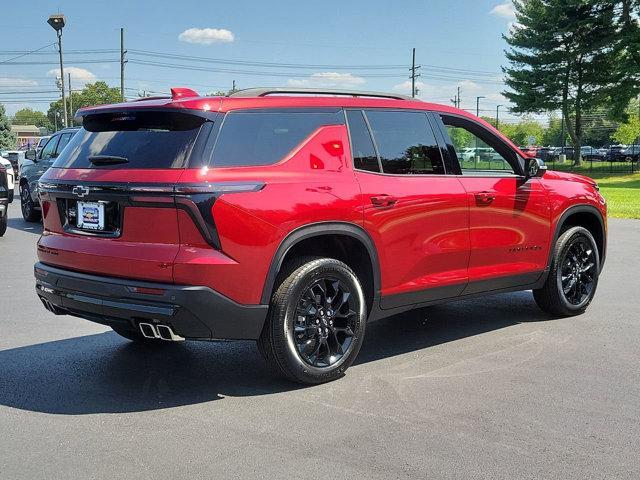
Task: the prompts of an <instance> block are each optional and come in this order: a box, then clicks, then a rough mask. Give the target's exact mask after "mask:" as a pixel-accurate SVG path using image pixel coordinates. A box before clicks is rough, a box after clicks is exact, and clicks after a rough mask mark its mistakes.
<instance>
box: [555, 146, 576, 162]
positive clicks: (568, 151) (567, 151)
mask: <svg viewBox="0 0 640 480" xmlns="http://www.w3.org/2000/svg"><path fill="white" fill-rule="evenodd" d="M560 155H565V156H566V158H567V159H568V160H571V159H573V147H554V149H553V150H552V151H551V152H550V154H549V161H557V160H558V159H559V158H560Z"/></svg>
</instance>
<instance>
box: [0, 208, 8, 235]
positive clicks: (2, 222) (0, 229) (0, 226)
mask: <svg viewBox="0 0 640 480" xmlns="http://www.w3.org/2000/svg"><path fill="white" fill-rule="evenodd" d="M6 231H7V214H6V213H5V214H4V216H3V217H2V218H0V237H2V236H4V234H5V232H6Z"/></svg>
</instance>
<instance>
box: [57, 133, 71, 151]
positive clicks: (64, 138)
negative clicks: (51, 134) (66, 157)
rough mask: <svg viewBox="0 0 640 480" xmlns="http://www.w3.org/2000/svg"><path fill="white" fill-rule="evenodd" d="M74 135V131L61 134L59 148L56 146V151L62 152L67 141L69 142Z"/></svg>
mask: <svg viewBox="0 0 640 480" xmlns="http://www.w3.org/2000/svg"><path fill="white" fill-rule="evenodd" d="M72 136H73V134H72V133H63V134H62V135H60V140H59V141H58V148H56V153H57V154H58V155H59V154H60V152H61V151H62V149H63V148H64V147H66V146H67V143H69V140H71V137H72Z"/></svg>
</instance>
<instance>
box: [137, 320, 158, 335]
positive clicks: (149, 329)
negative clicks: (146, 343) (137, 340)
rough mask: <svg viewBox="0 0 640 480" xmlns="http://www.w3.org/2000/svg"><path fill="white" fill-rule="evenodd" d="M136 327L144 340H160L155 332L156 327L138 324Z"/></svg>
mask: <svg viewBox="0 0 640 480" xmlns="http://www.w3.org/2000/svg"><path fill="white" fill-rule="evenodd" d="M138 326H139V328H140V333H142V336H143V337H144V338H160V336H159V335H158V333H157V331H156V327H154V326H153V325H151V324H150V323H140V324H139V325H138Z"/></svg>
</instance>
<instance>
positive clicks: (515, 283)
mask: <svg viewBox="0 0 640 480" xmlns="http://www.w3.org/2000/svg"><path fill="white" fill-rule="evenodd" d="M548 273H549V271H548V270H543V271H541V272H532V273H527V274H522V275H516V276H510V277H501V278H496V279H491V280H481V281H475V282H470V283H468V284H466V285H456V286H448V287H436V288H430V289H427V290H421V291H419V292H410V293H403V294H399V295H392V296H387V297H382V298H381V299H380V302H379V303H377V304H376V305H374V307H373V309H372V310H371V314H370V315H369V321H373V320H379V319H381V318H386V317H390V316H392V315H397V314H399V313H402V312H406V311H408V310H413V309H416V308H422V307H428V306H432V305H441V304H444V303H451V302H456V301H458V300H467V299H469V298H476V297H482V296H486V295H494V294H498V293H508V292H518V291H521V290H532V289H537V288H541V287H542V286H543V285H544V282H545V281H546V280H547V275H548ZM465 287H466V288H465ZM455 291H459V292H460V291H461V292H462V294H459V295H456V294H455V293H454V292H455ZM402 302H404V303H402ZM383 307H384V308H383Z"/></svg>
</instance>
